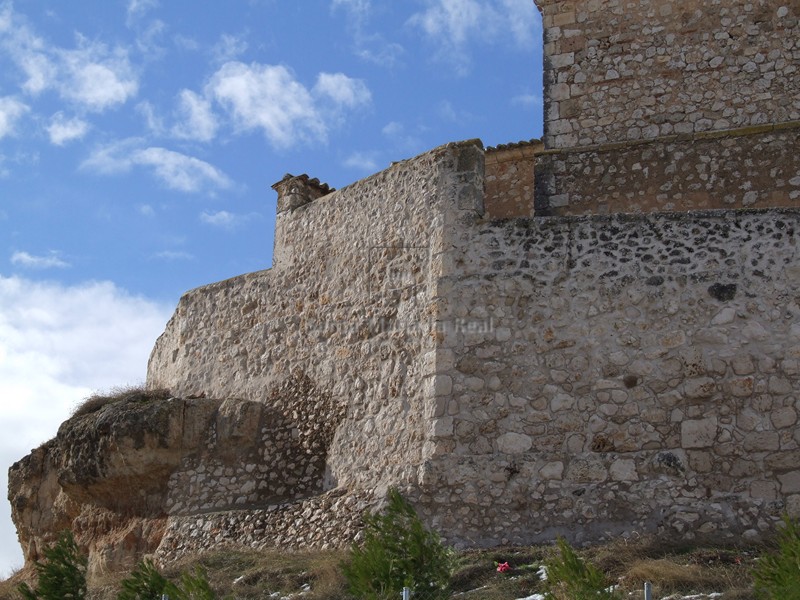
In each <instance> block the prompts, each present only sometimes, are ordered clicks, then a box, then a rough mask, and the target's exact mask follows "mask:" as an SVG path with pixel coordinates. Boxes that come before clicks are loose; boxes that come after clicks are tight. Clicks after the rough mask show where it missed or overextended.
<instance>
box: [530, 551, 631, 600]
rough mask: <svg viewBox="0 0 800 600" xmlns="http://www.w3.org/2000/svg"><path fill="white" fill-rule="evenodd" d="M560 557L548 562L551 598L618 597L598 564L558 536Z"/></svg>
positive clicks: (587, 599) (600, 599)
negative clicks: (579, 553) (579, 554)
mask: <svg viewBox="0 0 800 600" xmlns="http://www.w3.org/2000/svg"><path fill="white" fill-rule="evenodd" d="M557 544H558V556H554V557H552V558H551V559H549V560H547V561H545V569H546V570H547V593H546V594H545V598H546V599H547V600H590V599H591V600H615V599H617V598H619V595H618V594H617V593H616V592H614V591H613V590H612V589H610V585H611V582H610V581H609V580H608V578H607V577H606V576H605V574H604V573H603V572H602V571H600V570H599V569H598V568H597V567H595V566H594V565H591V564H588V563H586V562H584V561H583V560H581V558H580V557H579V556H578V555H577V554H576V552H575V550H573V549H572V547H571V546H570V545H569V544H568V543H567V542H566V540H564V538H561V537H559V538H558V542H557Z"/></svg>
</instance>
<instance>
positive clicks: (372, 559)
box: [343, 489, 453, 600]
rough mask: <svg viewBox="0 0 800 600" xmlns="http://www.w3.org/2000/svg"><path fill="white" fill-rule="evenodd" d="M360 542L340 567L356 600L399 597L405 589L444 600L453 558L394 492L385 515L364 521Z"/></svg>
mask: <svg viewBox="0 0 800 600" xmlns="http://www.w3.org/2000/svg"><path fill="white" fill-rule="evenodd" d="M364 523H365V529H364V541H363V544H362V545H361V546H357V545H354V546H353V549H352V552H351V557H350V562H349V563H348V564H345V565H343V571H344V575H345V577H346V579H347V582H348V585H349V587H350V591H351V593H352V594H353V595H354V596H355V597H357V598H364V599H365V600H378V599H383V598H398V597H399V596H400V594H401V593H402V590H403V588H404V587H409V588H411V590H412V591H414V592H416V593H418V594H420V596H421V597H424V598H426V600H427V599H431V600H434V599H436V598H446V597H447V595H448V594H447V585H448V583H449V580H450V574H451V572H452V570H453V554H452V552H451V551H450V549H449V548H447V547H446V546H445V545H444V544H443V543H442V541H441V538H440V537H439V536H438V534H436V533H435V532H433V531H429V530H428V529H426V528H425V525H424V524H423V523H422V520H421V519H420V518H419V517H418V516H417V513H416V511H415V510H414V507H412V506H411V505H410V504H409V503H408V502H407V501H406V500H405V499H403V497H402V496H401V495H400V493H399V492H398V491H397V490H394V489H392V490H389V504H388V506H387V507H386V510H385V511H384V512H383V514H375V515H367V516H365V517H364Z"/></svg>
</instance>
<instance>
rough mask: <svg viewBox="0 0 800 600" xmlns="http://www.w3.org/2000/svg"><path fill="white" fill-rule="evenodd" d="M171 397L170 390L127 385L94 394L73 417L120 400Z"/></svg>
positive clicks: (80, 405)
mask: <svg viewBox="0 0 800 600" xmlns="http://www.w3.org/2000/svg"><path fill="white" fill-rule="evenodd" d="M169 397H170V392H169V390H165V389H156V390H149V389H147V388H145V387H144V386H127V387H119V388H112V389H111V390H110V391H109V392H108V393H106V394H93V395H91V396H89V397H88V398H86V399H84V400H83V401H82V402H81V403H80V404H78V406H76V407H75V410H73V411H72V416H71V418H73V419H74V418H77V417H82V416H84V415H88V414H91V413H94V412H97V411H98V410H100V409H101V408H103V407H104V406H105V405H107V404H116V403H120V402H125V403H127V402H151V401H154V400H167V399H169Z"/></svg>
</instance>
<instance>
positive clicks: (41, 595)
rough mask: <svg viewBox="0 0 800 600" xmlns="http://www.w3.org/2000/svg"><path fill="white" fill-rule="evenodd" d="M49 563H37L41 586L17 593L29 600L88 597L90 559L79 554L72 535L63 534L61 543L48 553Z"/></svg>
mask: <svg viewBox="0 0 800 600" xmlns="http://www.w3.org/2000/svg"><path fill="white" fill-rule="evenodd" d="M44 558H45V562H43V563H41V562H38V561H37V562H36V563H35V566H36V573H37V575H38V583H37V585H36V589H35V590H32V589H31V588H30V587H28V584H27V583H23V584H21V585H20V586H19V587H18V588H17V589H18V590H19V592H20V593H21V594H22V596H23V597H24V598H25V599H26V600H64V599H66V598H70V599H72V600H82V599H83V598H85V597H86V562H87V559H86V556H85V555H83V554H81V553H80V551H79V550H78V545H77V544H76V543H75V538H73V537H72V533H71V532H70V531H62V532H61V534H59V536H58V541H57V542H56V543H55V545H54V546H51V547H50V548H48V549H47V550H45V551H44Z"/></svg>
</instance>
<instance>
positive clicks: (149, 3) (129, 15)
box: [126, 0, 158, 27]
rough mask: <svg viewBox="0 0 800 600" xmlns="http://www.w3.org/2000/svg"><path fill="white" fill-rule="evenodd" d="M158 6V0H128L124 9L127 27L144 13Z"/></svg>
mask: <svg viewBox="0 0 800 600" xmlns="http://www.w3.org/2000/svg"><path fill="white" fill-rule="evenodd" d="M157 7H158V0H130V1H129V2H128V7H127V10H126V19H127V21H126V23H127V25H128V27H130V26H131V24H132V23H133V22H134V21H136V20H138V19H141V18H142V17H143V16H144V15H145V14H147V13H148V12H150V11H151V10H153V9H154V8H157Z"/></svg>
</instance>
